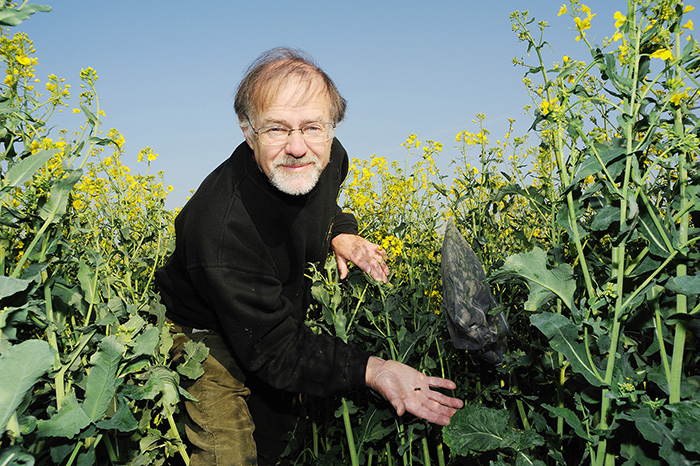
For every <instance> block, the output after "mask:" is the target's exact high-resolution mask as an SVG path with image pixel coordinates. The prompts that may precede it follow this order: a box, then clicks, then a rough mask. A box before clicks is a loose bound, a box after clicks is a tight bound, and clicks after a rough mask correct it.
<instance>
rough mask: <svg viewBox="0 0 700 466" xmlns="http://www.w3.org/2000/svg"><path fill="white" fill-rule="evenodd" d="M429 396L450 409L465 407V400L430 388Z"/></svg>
mask: <svg viewBox="0 0 700 466" xmlns="http://www.w3.org/2000/svg"><path fill="white" fill-rule="evenodd" d="M428 398H430V399H431V400H433V401H434V402H435V403H437V404H439V405H441V406H444V407H447V408H450V409H460V408H462V407H464V402H463V401H462V400H460V399H459V398H453V397H451V396H447V395H444V394H442V393H440V392H435V391H432V390H430V391H429V392H428Z"/></svg>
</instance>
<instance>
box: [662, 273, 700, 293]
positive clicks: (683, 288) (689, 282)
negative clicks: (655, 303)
mask: <svg viewBox="0 0 700 466" xmlns="http://www.w3.org/2000/svg"><path fill="white" fill-rule="evenodd" d="M666 289H667V290H669V291H673V292H674V293H678V294H684V295H687V296H694V295H697V294H700V275H683V276H680V277H673V278H671V279H670V280H669V281H668V283H666Z"/></svg>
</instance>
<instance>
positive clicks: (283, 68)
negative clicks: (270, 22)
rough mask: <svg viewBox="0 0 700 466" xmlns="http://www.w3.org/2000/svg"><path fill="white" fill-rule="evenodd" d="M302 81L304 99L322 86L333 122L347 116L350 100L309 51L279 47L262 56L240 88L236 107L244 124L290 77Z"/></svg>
mask: <svg viewBox="0 0 700 466" xmlns="http://www.w3.org/2000/svg"><path fill="white" fill-rule="evenodd" d="M292 76H293V77H297V78H299V81H300V88H299V92H300V97H301V98H302V99H306V98H309V97H311V95H313V94H314V93H315V91H316V90H317V87H316V86H317V85H319V84H320V85H321V86H322V88H323V91H324V92H325V93H326V94H327V95H328V98H329V100H330V112H331V119H332V120H333V123H339V122H340V121H342V120H343V118H344V117H345V109H346V107H347V102H346V100H345V99H344V98H343V97H342V96H341V95H340V92H338V89H337V88H336V87H335V84H334V83H333V80H331V78H330V77H329V76H328V75H327V74H326V73H325V72H324V71H323V70H322V69H321V68H320V67H319V66H318V65H316V63H315V62H314V60H313V58H311V56H310V55H308V54H307V53H306V52H303V51H301V50H298V49H292V48H286V47H282V48H275V49H271V50H268V51H267V52H264V53H263V54H262V55H260V56H259V57H258V58H257V59H256V60H255V61H254V62H253V63H252V64H251V65H250V66H249V67H248V69H247V70H246V74H245V76H244V78H243V80H242V81H241V83H240V84H239V85H238V90H237V92H236V98H235V100H234V103H233V108H234V110H235V111H236V114H237V115H238V119H239V121H240V122H241V124H245V125H247V124H248V119H249V118H254V116H255V115H256V113H257V112H259V111H260V110H262V109H263V108H264V107H265V106H266V105H267V104H268V103H269V102H270V100H271V99H273V98H274V97H275V95H276V94H277V92H279V89H280V87H281V86H282V84H283V83H284V82H285V80H286V79H287V78H289V77H292Z"/></svg>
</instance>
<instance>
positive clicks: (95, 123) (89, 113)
mask: <svg viewBox="0 0 700 466" xmlns="http://www.w3.org/2000/svg"><path fill="white" fill-rule="evenodd" d="M80 108H81V109H82V111H83V113H84V114H85V116H86V117H87V119H88V121H89V122H90V123H92V124H93V126H95V127H97V126H100V125H101V124H102V122H101V121H100V119H99V118H97V116H95V114H94V113H92V111H91V110H90V109H89V108H88V107H87V105H85V104H80Z"/></svg>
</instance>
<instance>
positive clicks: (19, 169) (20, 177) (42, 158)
mask: <svg viewBox="0 0 700 466" xmlns="http://www.w3.org/2000/svg"><path fill="white" fill-rule="evenodd" d="M58 152H60V151H59V150H58V149H50V150H42V151H41V152H37V153H36V154H32V155H30V156H29V157H27V158H25V159H22V161H21V162H19V163H17V164H15V165H13V166H12V167H11V168H10V169H9V170H7V173H6V174H5V180H4V183H3V184H4V185H5V186H11V187H13V188H16V187H18V186H22V185H23V184H24V183H25V182H26V181H27V180H29V179H30V178H31V177H32V176H34V174H35V173H36V172H37V170H39V169H40V168H41V167H42V166H44V164H45V163H46V162H48V160H49V159H50V158H51V157H53V156H54V155H56V154H57V153H58Z"/></svg>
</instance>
